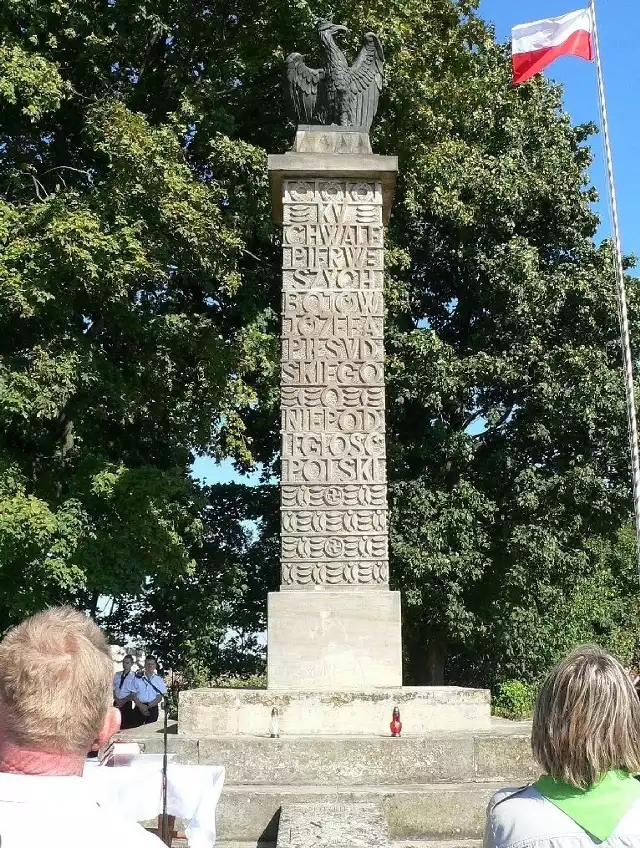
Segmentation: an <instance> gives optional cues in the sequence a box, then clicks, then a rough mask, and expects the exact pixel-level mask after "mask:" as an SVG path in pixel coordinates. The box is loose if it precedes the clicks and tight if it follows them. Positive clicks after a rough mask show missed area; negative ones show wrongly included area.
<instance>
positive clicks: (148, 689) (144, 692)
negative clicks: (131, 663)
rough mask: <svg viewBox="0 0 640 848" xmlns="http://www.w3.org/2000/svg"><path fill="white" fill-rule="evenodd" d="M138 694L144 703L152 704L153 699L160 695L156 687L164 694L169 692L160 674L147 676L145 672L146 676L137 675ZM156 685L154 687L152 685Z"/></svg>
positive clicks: (136, 690)
mask: <svg viewBox="0 0 640 848" xmlns="http://www.w3.org/2000/svg"><path fill="white" fill-rule="evenodd" d="M135 681H136V689H135V692H136V695H137V696H138V700H139V701H141V702H142V703H143V704H150V703H151V702H152V701H155V699H156V698H157V697H158V693H157V692H156V689H159V690H160V692H162V694H163V695H166V694H167V687H166V686H165V685H164V680H163V679H162V678H161V677H160V675H159V674H152V675H151V677H147V675H146V674H145V675H144V677H136V678H135ZM152 683H153V686H155V687H156V689H154V688H153V686H152V685H151V684H152Z"/></svg>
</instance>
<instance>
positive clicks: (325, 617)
mask: <svg viewBox="0 0 640 848" xmlns="http://www.w3.org/2000/svg"><path fill="white" fill-rule="evenodd" d="M283 567H284V566H283ZM267 627H268V636H267V679H268V681H269V689H273V690H276V689H283V690H290V689H296V690H302V691H303V692H304V691H307V692H308V691H327V692H331V691H335V690H341V689H344V690H351V691H353V690H354V689H358V688H361V689H362V690H363V692H364V697H363V703H362V708H360V707H359V705H358V699H357V698H356V697H352V698H350V699H349V709H348V711H347V712H345V710H342V711H337V712H335V713H333V715H331V714H329V713H327V709H326V708H325V707H323V706H322V704H321V703H318V704H317V705H308V706H310V707H311V709H312V710H314V712H313V714H311V715H306V714H305V712H304V711H305V710H306V706H305V705H302V704H301V713H300V714H295V713H294V712H292V713H291V716H290V719H289V720H288V725H289V726H290V727H292V728H295V727H299V728H305V729H300V730H298V731H295V730H293V731H292V732H298V733H360V732H369V733H381V732H383V725H382V724H381V723H380V718H379V717H378V716H377V715H376V714H371V715H363V714H362V710H365V711H366V710H368V697H367V694H366V690H368V689H370V688H372V687H376V686H380V687H387V688H393V687H400V686H401V685H402V644H401V625H400V593H399V592H389V591H384V592H371V591H368V590H362V591H350V592H327V591H321V592H272V593H270V594H269V599H268V614H267ZM339 700H340V699H339ZM333 706H334V704H333V702H330V703H329V709H331V708H332V707H333ZM393 706H394V705H393V704H391V709H393ZM381 715H382V716H384V712H383V713H382V714H381ZM389 720H390V719H389ZM341 722H345V723H344V724H341ZM387 724H388V721H387ZM364 726H368V727H369V728H370V730H369V731H362V730H358V729H357V728H358V727H364ZM314 727H317V728H318V729H317V730H314V729H313V728H314ZM374 728H375V729H374Z"/></svg>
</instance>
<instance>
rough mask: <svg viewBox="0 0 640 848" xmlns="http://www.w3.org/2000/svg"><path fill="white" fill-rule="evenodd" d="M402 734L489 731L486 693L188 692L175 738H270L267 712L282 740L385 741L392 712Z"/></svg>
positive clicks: (452, 689) (436, 689)
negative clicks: (355, 738) (276, 715)
mask: <svg viewBox="0 0 640 848" xmlns="http://www.w3.org/2000/svg"><path fill="white" fill-rule="evenodd" d="M396 706H397V707H399V708H400V715H401V718H402V723H403V729H404V733H405V734H425V733H434V732H437V731H452V730H465V731H467V732H468V731H475V730H489V728H490V720H491V716H490V693H489V691H488V690H485V689H464V688H461V687H456V686H424V687H409V686H404V687H398V688H396V689H381V688H380V689H369V690H365V691H353V692H348V691H345V692H303V691H278V690H271V689H190V690H186V691H184V692H181V693H180V725H179V729H178V733H179V734H181V735H188V736H196V737H201V736H212V735H216V736H268V735H269V732H270V731H269V723H270V720H271V710H272V709H273V707H276V708H277V710H278V713H279V716H280V734H281V736H282V737H285V736H331V735H336V736H389V735H390V731H389V723H390V721H391V715H392V712H393V708H394V707H396Z"/></svg>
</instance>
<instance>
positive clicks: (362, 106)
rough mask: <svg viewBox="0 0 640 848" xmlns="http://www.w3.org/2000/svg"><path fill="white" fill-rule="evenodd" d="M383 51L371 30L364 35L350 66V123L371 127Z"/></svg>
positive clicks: (380, 89) (380, 79) (376, 100)
mask: <svg viewBox="0 0 640 848" xmlns="http://www.w3.org/2000/svg"><path fill="white" fill-rule="evenodd" d="M383 73H384V53H383V52H382V44H380V39H379V38H378V36H377V35H375V33H373V32H367V33H365V36H364V44H363V45H362V50H361V51H360V53H359V54H358V58H357V59H356V61H355V62H354V63H353V67H352V68H351V94H352V100H351V124H352V126H354V127H365V128H366V129H367V131H368V130H369V129H371V124H372V123H373V119H374V117H375V114H376V112H377V111H378V99H379V97H380V92H381V91H382V81H383Z"/></svg>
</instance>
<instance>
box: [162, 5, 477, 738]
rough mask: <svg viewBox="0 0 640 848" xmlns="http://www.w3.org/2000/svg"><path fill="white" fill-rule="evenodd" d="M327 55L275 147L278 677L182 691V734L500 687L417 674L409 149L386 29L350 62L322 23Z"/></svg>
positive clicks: (451, 710)
mask: <svg viewBox="0 0 640 848" xmlns="http://www.w3.org/2000/svg"><path fill="white" fill-rule="evenodd" d="M318 31H319V35H320V40H321V44H322V46H323V48H324V51H325V54H326V66H325V67H324V68H320V69H312V68H308V67H307V66H306V65H305V63H304V60H303V58H302V56H301V55H300V54H299V53H292V54H291V55H290V56H289V57H288V59H287V78H288V83H289V93H290V96H291V99H292V101H293V105H294V107H295V111H296V113H297V116H298V121H299V123H298V131H297V133H296V138H295V142H294V145H293V149H292V150H291V151H290V152H288V153H285V154H282V155H276V156H269V162H268V167H269V176H270V181H271V190H272V206H273V212H274V216H275V219H276V221H278V222H279V223H280V224H281V225H282V367H281V432H282V479H281V509H282V525H281V531H282V561H281V585H280V591H278V592H272V593H271V594H270V595H269V599H268V640H267V654H268V669H267V688H266V689H263V690H259V689H254V690H248V689H198V690H192V691H189V692H183V693H181V696H180V723H179V732H180V733H184V734H190V735H197V734H200V735H202V736H207V735H208V734H216V735H219V736H228V735H233V736H252V735H253V736H268V735H274V730H273V728H272V726H271V722H272V721H273V720H274V716H276V717H277V723H278V726H279V731H280V732H281V733H282V734H283V736H287V735H299V736H303V735H314V736H322V735H331V736H333V735H336V734H338V735H339V734H342V735H354V734H356V735H360V736H364V735H379V734H388V733H389V721H390V719H391V714H392V710H393V708H394V707H396V706H397V707H399V708H400V710H401V714H402V716H403V720H404V722H405V726H406V728H407V729H409V728H410V732H411V733H426V732H431V731H435V730H442V729H454V728H460V727H467V728H469V727H474V728H477V729H479V728H487V727H488V723H489V693H487V692H484V691H482V690H469V689H458V688H455V687H403V686H402V650H401V633H400V630H401V628H400V594H399V592H392V591H390V590H389V550H388V522H387V478H386V451H385V386H384V237H385V227H386V224H387V222H388V219H389V215H390V212H391V205H392V201H393V194H394V189H395V181H396V173H397V159H396V157H395V156H380V155H376V154H374V153H372V151H371V145H370V141H369V128H370V126H371V122H372V120H373V118H374V116H375V113H376V109H377V105H378V96H379V94H380V91H381V88H382V75H383V62H384V59H383V53H382V47H381V45H380V42H379V40H378V38H377V37H376V36H375V35H374V34H373V33H367V34H365V36H364V45H363V47H362V50H361V51H360V55H359V56H358V58H357V59H356V61H355V63H354V64H353V65H352V66H351V67H350V66H349V65H348V63H347V60H346V59H345V57H344V55H343V54H342V51H341V50H340V48H339V47H338V45H337V44H336V41H335V38H336V36H337V35H338V34H339V33H340V32H342V31H344V27H341V26H337V25H334V24H333V23H331V22H330V21H324V20H321V21H319V22H318Z"/></svg>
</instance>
